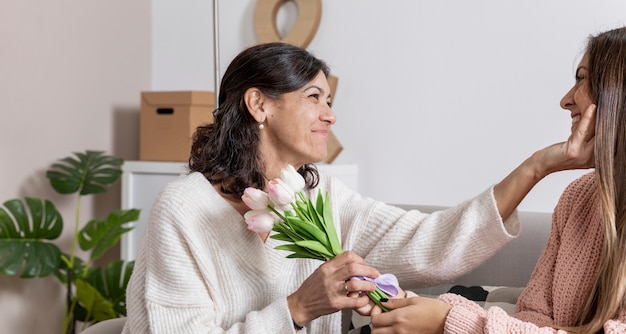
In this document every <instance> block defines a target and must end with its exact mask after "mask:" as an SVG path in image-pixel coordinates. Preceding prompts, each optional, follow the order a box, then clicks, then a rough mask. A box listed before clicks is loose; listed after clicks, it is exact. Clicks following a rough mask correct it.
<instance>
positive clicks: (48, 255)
mask: <svg viewBox="0 0 626 334" xmlns="http://www.w3.org/2000/svg"><path fill="white" fill-rule="evenodd" d="M62 230H63V219H62V218H61V214H60V213H59V212H58V211H57V209H56V208H55V207H54V205H53V204H52V203H51V202H50V201H48V200H45V201H44V200H42V199H39V198H34V197H27V198H26V205H24V202H22V201H21V200H19V199H13V200H9V201H6V202H4V204H3V206H0V272H1V273H3V274H5V275H10V276H17V275H20V277H24V278H32V277H44V276H48V275H49V274H51V273H52V272H53V271H54V270H55V269H56V268H57V267H58V266H59V263H60V254H61V251H60V250H59V248H58V247H57V246H56V245H54V244H53V243H50V242H48V240H54V239H56V238H58V237H59V236H60V235H61V232H62Z"/></svg>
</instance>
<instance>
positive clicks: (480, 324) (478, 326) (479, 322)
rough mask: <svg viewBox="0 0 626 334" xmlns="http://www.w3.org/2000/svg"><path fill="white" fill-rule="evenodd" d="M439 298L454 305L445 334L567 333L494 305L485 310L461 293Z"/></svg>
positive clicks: (444, 295) (447, 319) (447, 321)
mask: <svg viewBox="0 0 626 334" xmlns="http://www.w3.org/2000/svg"><path fill="white" fill-rule="evenodd" d="M439 300H442V301H444V302H446V303H447V304H449V305H450V306H452V308H451V309H450V312H449V313H448V317H447V318H446V323H445V326H444V334H455V333H467V334H482V333H488V334H497V333H518V334H524V333H528V334H544V333H545V334H551V333H558V334H566V333H567V332H566V331H563V330H557V329H554V328H552V327H540V326H537V325H535V324H533V323H530V322H525V321H521V320H519V319H517V318H514V317H511V316H510V315H508V314H507V313H506V311H504V310H503V309H501V308H499V307H495V306H494V307H491V308H489V309H488V310H484V309H483V308H482V307H480V305H478V304H476V303H474V302H472V301H470V300H468V299H465V298H464V297H462V296H459V295H455V294H451V293H447V294H443V295H441V296H439Z"/></svg>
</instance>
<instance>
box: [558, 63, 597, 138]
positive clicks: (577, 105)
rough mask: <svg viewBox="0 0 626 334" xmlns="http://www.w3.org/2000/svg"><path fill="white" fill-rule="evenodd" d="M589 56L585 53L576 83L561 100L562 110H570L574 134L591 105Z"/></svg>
mask: <svg viewBox="0 0 626 334" xmlns="http://www.w3.org/2000/svg"><path fill="white" fill-rule="evenodd" d="M588 78H589V54H587V53H585V55H584V56H583V58H582V59H581V60H580V63H579V64H578V67H577V68H576V83H574V87H572V89H570V90H569V92H567V94H565V96H563V98H562V99H561V108H563V109H566V110H569V111H570V113H571V116H572V128H571V131H572V133H573V132H574V131H575V130H576V128H577V127H578V122H579V121H580V118H581V117H582V114H583V113H584V112H585V110H586V109H587V107H589V105H591V94H590V93H589V79H588Z"/></svg>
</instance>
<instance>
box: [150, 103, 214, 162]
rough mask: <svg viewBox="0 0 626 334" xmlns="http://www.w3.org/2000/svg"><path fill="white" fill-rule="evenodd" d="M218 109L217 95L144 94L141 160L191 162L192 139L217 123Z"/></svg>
mask: <svg viewBox="0 0 626 334" xmlns="http://www.w3.org/2000/svg"><path fill="white" fill-rule="evenodd" d="M214 106H215V96H214V94H213V92H206V91H172V92H142V93H141V113H140V121H139V123H140V124H139V160H151V161H188V160H189V152H190V151H191V140H192V136H193V134H194V132H195V131H196V128H197V127H198V126H200V125H203V124H207V123H212V122H213V109H214Z"/></svg>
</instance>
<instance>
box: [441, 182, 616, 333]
mask: <svg viewBox="0 0 626 334" xmlns="http://www.w3.org/2000/svg"><path fill="white" fill-rule="evenodd" d="M601 221H602V220H601V208H600V204H599V200H598V196H597V190H596V183H595V176H594V173H593V172H592V173H589V174H586V175H583V176H582V177H580V178H579V179H577V180H575V181H574V182H572V183H571V184H570V185H569V186H568V187H567V188H566V189H565V191H564V192H563V194H562V195H561V198H560V199H559V203H558V204H557V206H556V208H555V210H554V214H553V216H552V230H551V232H550V237H549V239H548V243H547V245H546V248H545V249H544V251H543V254H542V255H541V257H540V258H539V261H538V262H537V266H536V267H535V270H534V272H533V274H532V276H531V278H530V281H529V282H528V285H527V287H526V289H524V291H523V292H522V294H521V295H520V298H519V300H518V301H517V312H516V313H515V314H514V315H513V316H510V315H508V314H507V313H506V312H505V311H504V310H502V309H500V308H498V307H491V308H489V309H488V310H484V309H483V308H481V307H480V306H479V305H478V304H476V303H474V302H472V301H469V300H467V299H465V298H463V297H461V296H458V295H454V294H444V295H442V296H440V297H439V299H440V300H443V301H445V302H446V303H448V304H450V305H452V309H451V310H450V313H449V314H448V317H447V319H446V324H445V331H444V332H445V333H494V334H495V333H565V332H564V331H561V330H559V331H557V330H555V329H553V328H552V327H550V326H552V325H560V326H573V325H574V324H575V322H576V317H577V315H578V312H579V311H580V310H581V308H582V307H583V304H584V302H585V300H586V298H587V295H588V294H589V291H590V290H591V286H592V284H593V278H594V275H595V274H596V271H597V267H598V262H599V259H600V254H601V247H602V240H603V232H602V223H601ZM604 332H605V333H626V308H625V309H622V310H621V311H620V312H619V314H618V316H617V317H616V318H615V319H613V320H610V321H607V322H606V323H605V324H604Z"/></svg>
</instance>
